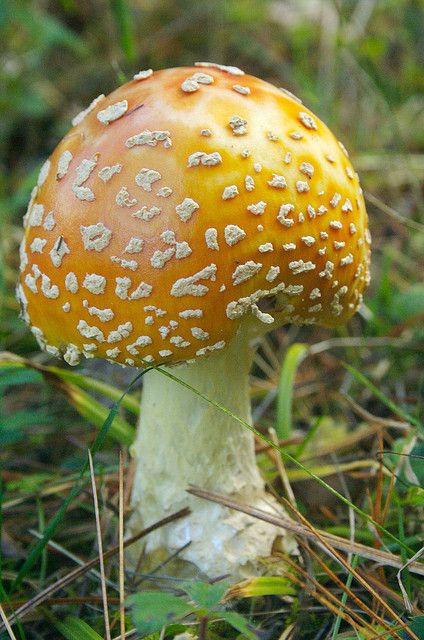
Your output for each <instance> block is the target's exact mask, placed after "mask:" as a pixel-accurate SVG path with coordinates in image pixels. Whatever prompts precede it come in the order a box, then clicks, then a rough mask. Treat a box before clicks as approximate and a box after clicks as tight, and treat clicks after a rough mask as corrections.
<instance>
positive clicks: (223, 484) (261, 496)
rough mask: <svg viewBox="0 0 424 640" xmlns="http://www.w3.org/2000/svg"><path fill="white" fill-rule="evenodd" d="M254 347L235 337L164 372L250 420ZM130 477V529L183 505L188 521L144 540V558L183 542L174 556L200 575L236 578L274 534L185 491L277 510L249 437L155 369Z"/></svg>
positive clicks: (265, 526)
mask: <svg viewBox="0 0 424 640" xmlns="http://www.w3.org/2000/svg"><path fill="white" fill-rule="evenodd" d="M251 363H252V350H251V348H250V347H249V344H248V341H247V340H246V338H245V337H243V336H240V337H239V336H237V337H236V338H235V339H234V340H233V341H232V343H231V344H229V345H228V346H227V348H226V349H225V350H223V351H222V352H221V351H219V352H216V353H212V354H211V355H210V356H208V357H206V358H201V359H199V360H197V361H196V362H194V363H192V364H186V365H182V366H181V367H178V368H173V369H172V373H173V375H175V376H176V377H178V378H180V379H181V380H183V381H184V382H186V383H187V384H188V385H190V386H191V387H193V388H194V389H196V390H197V391H199V392H200V393H202V394H204V395H205V396H207V397H208V398H209V399H211V400H215V401H218V402H219V403H220V404H222V405H224V406H225V407H227V408H228V409H230V410H231V411H232V412H233V413H234V414H236V415H237V416H239V417H240V418H242V419H243V420H245V421H247V422H249V423H250V421H251V412H250V398H249V387H248V383H249V370H250V366H251ZM134 455H135V458H136V473H135V478H134V488H133V494H132V507H133V515H132V518H131V521H130V532H129V533H135V532H137V531H139V530H140V529H141V527H145V526H148V525H150V524H152V523H153V522H156V521H157V520H159V519H161V518H163V517H164V516H165V515H167V514H169V513H171V512H174V511H176V510H178V509H180V508H182V507H185V506H189V507H190V509H191V515H190V516H188V518H186V519H185V520H183V521H178V522H175V523H172V524H171V525H168V526H167V527H164V528H162V529H160V530H159V531H157V532H155V533H154V534H152V535H151V536H150V538H149V539H148V542H147V546H146V552H147V553H150V552H152V551H154V550H156V549H162V550H164V551H165V552H166V554H167V555H169V554H171V553H173V552H175V551H176V550H178V549H180V548H181V547H182V546H184V545H185V544H186V543H188V542H190V541H191V544H190V545H189V546H188V547H187V549H185V550H184V553H183V554H181V555H180V557H182V558H184V559H185V560H187V561H189V562H191V563H193V564H194V565H196V567H197V568H198V569H200V570H201V571H202V572H203V573H205V574H206V575H208V576H214V575H218V574H222V573H227V572H229V573H232V574H234V573H236V574H238V575H242V574H243V569H242V568H243V567H245V568H246V569H249V570H250V571H251V570H252V565H254V561H255V560H256V558H257V557H258V556H261V555H267V554H268V553H269V552H270V551H271V546H272V543H273V541H274V539H275V538H276V536H277V535H281V531H279V530H277V529H276V528H275V527H273V526H271V525H269V524H266V523H264V522H261V521H259V520H253V519H252V518H250V517H249V516H246V515H245V514H242V513H238V512H235V511H230V510H229V509H227V508H226V507H222V506H220V505H217V504H212V503H208V502H205V501H203V500H201V499H199V498H196V497H194V496H191V495H189V494H187V492H186V488H187V487H188V485H189V484H194V485H198V486H200V487H202V488H205V489H210V490H215V491H218V492H222V493H225V494H227V495H231V496H232V497H235V498H237V499H239V500H240V501H242V502H244V503H246V504H250V505H252V506H253V505H254V506H256V507H260V508H263V509H267V510H270V511H272V512H273V513H275V512H276V511H277V512H279V513H281V507H279V506H278V505H277V504H276V502H275V501H274V500H273V498H272V497H271V496H269V495H267V494H266V493H265V489H264V482H263V480H262V478H261V476H260V474H259V470H258V468H257V466H256V461H255V450H254V436H253V434H252V432H250V431H249V430H248V429H247V428H245V427H243V426H242V425H241V424H240V423H238V422H237V421H235V420H234V418H232V417H231V416H229V415H227V414H226V413H225V412H223V411H222V410H220V409H218V408H217V407H215V406H214V405H212V404H210V403H209V402H207V401H205V400H204V399H202V398H200V397H199V396H198V395H196V394H195V393H193V391H191V390H189V389H187V388H185V387H183V386H182V385H180V384H178V383H177V382H175V381H174V380H171V379H169V378H168V377H166V376H165V375H163V374H162V373H160V371H151V372H149V373H147V374H146V376H145V378H144V389H143V397H142V405H141V420H140V425H139V430H138V435H137V439H136V442H135V445H134Z"/></svg>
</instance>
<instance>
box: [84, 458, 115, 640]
mask: <svg viewBox="0 0 424 640" xmlns="http://www.w3.org/2000/svg"><path fill="white" fill-rule="evenodd" d="M88 461H89V463H90V476H91V486H92V489H93V503H94V513H95V517H96V532H97V548H98V550H99V565H100V575H101V577H102V580H101V585H102V599H103V616H104V621H105V634H106V640H111V636H110V625H109V610H108V603H107V590H106V574H105V565H104V560H103V543H102V531H101V526H100V513H99V503H98V500H97V487H96V479H95V476H94V467H93V457H92V455H91V451H90V449H89V450H88Z"/></svg>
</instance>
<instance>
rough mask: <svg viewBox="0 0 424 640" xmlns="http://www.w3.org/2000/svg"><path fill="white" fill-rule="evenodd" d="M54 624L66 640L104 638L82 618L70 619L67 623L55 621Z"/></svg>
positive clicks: (99, 639) (96, 639)
mask: <svg viewBox="0 0 424 640" xmlns="http://www.w3.org/2000/svg"><path fill="white" fill-rule="evenodd" d="M52 623H53V624H54V626H55V627H56V629H57V630H58V631H60V633H61V634H62V635H63V637H64V638H66V640H102V636H99V634H98V633H97V631H94V629H93V628H92V627H90V626H89V625H88V624H87V623H86V622H84V620H81V619H80V618H74V617H69V618H66V620H65V622H59V620H55V621H52Z"/></svg>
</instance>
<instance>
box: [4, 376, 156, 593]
mask: <svg viewBox="0 0 424 640" xmlns="http://www.w3.org/2000/svg"><path fill="white" fill-rule="evenodd" d="M152 368H153V367H149V368H147V369H144V370H143V371H142V372H141V373H139V374H138V375H136V377H135V378H134V380H133V381H132V382H131V384H130V385H129V387H128V388H127V389H126V390H125V391H124V393H123V394H122V396H121V398H120V399H119V400H118V401H117V402H115V404H114V406H113V407H112V409H111V410H110V411H109V415H108V416H107V418H106V420H105V421H104V423H103V426H102V428H101V429H100V431H99V433H98V434H97V436H96V439H95V440H94V442H93V444H92V446H91V448H90V451H91V454H92V456H93V459H94V456H95V454H96V453H97V451H98V450H99V449H100V448H101V447H102V446H103V444H104V441H105V439H106V437H107V435H108V433H109V430H110V427H111V426H112V423H113V420H114V418H115V417H116V415H117V413H118V411H119V407H120V405H121V401H122V398H124V396H125V395H126V394H127V393H128V392H129V391H130V389H132V387H133V386H134V385H135V384H136V382H138V380H140V378H141V377H142V376H143V375H144V374H145V373H147V372H148V371H150V370H151V369H152ZM87 470H88V458H87V460H86V462H85V463H84V465H83V467H82V469H81V472H80V474H79V477H78V480H77V481H76V482H75V484H74V486H73V487H72V489H71V491H70V492H69V494H68V495H67V497H66V498H65V500H64V501H63V502H62V504H61V506H60V507H59V509H58V510H57V512H56V513H55V515H54V516H53V518H52V519H51V520H50V522H49V523H48V524H47V526H46V528H45V529H44V533H43V537H42V538H40V539H39V540H38V542H37V543H36V544H35V545H34V547H33V549H32V551H31V552H30V554H29V555H28V557H27V559H26V560H25V562H24V564H23V565H22V567H21V568H20V570H19V572H18V575H17V576H16V578H15V580H14V582H13V584H12V587H11V590H12V591H14V590H16V589H19V587H20V586H21V584H22V580H23V579H24V578H25V576H27V575H28V573H29V571H31V569H32V567H33V566H34V564H35V563H36V562H37V560H38V558H39V557H40V555H41V553H42V552H43V549H44V548H45V546H46V544H47V543H48V542H49V540H50V538H52V537H53V536H54V534H55V532H56V530H57V528H58V527H59V525H60V523H61V522H62V520H63V518H64V516H65V513H66V511H67V510H68V507H69V506H70V504H71V503H72V502H73V500H74V499H75V498H76V497H77V495H78V494H79V492H80V491H81V488H82V486H83V484H84V479H85V475H86V472H87Z"/></svg>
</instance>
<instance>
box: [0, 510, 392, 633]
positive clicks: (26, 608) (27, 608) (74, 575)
mask: <svg viewBox="0 0 424 640" xmlns="http://www.w3.org/2000/svg"><path fill="white" fill-rule="evenodd" d="M189 513H190V510H189V509H188V508H187V507H185V508H184V509H180V510H179V511H176V512H175V513H171V515H169V516H166V517H165V518H162V519H161V520H158V522H155V523H154V524H152V525H150V526H149V527H146V528H145V529H143V530H142V531H140V532H139V533H137V534H136V535H135V536H132V537H131V538H128V539H127V540H125V541H124V547H128V546H130V545H131V544H134V543H135V542H137V541H138V540H141V539H142V538H144V537H145V536H147V535H149V533H152V532H153V531H156V530H157V529H160V527H164V526H165V525H167V524H169V523H171V522H174V521H175V520H178V519H179V518H185V517H186V516H187V515H188V514H189ZM117 553H119V544H117V545H114V546H113V547H111V548H110V549H108V550H107V551H106V552H105V553H104V554H103V558H104V559H105V560H106V559H108V558H111V557H112V556H114V555H116V554H117ZM98 562H99V556H97V557H96V558H93V559H92V560H89V561H88V562H86V564H85V565H84V566H83V567H76V568H75V569H72V571H70V572H69V573H67V574H66V575H65V576H64V577H63V578H59V580H56V581H55V582H54V583H53V584H50V585H49V586H48V587H46V588H45V589H44V590H43V591H41V592H40V593H37V594H36V595H35V596H34V597H33V598H31V600H28V602H26V603H25V604H23V605H22V606H21V607H19V608H18V609H16V611H14V612H13V616H14V618H15V619H16V620H21V619H22V618H23V617H24V616H26V615H28V613H30V612H31V611H33V610H34V609H36V608H37V607H39V606H40V605H41V604H43V602H46V601H47V600H48V599H49V598H51V597H52V595H53V594H54V593H56V592H57V591H59V590H60V589H64V588H65V587H66V586H67V585H69V584H71V583H72V582H74V581H75V580H77V579H78V578H81V576H83V575H84V574H85V573H87V572H88V571H90V569H92V568H93V567H95V566H96V565H97V564H98ZM399 566H400V565H399ZM5 628H6V627H5V624H4V622H2V623H1V624H0V632H2V631H3V630H4V629H5Z"/></svg>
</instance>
